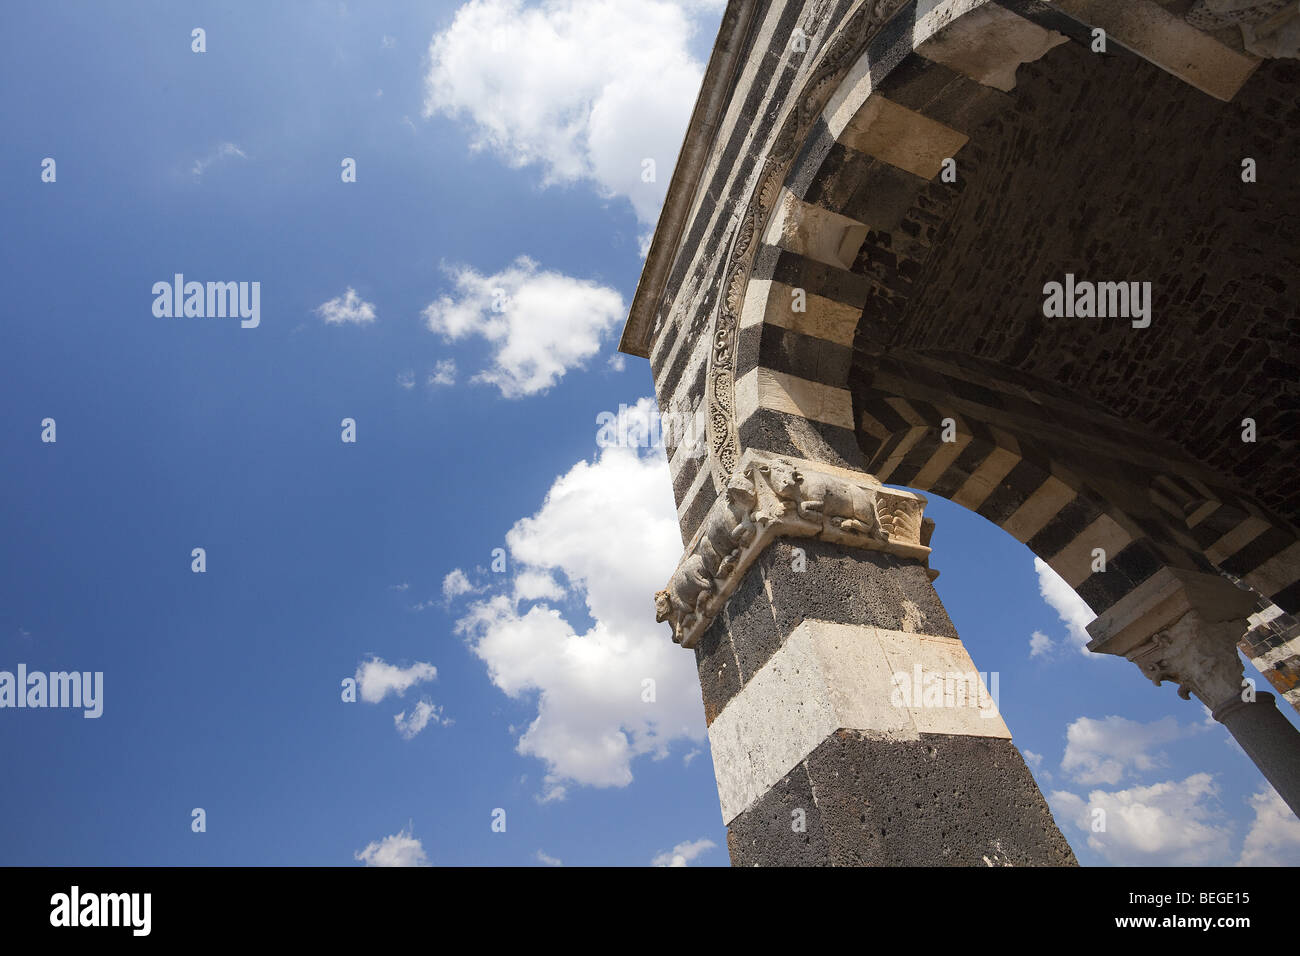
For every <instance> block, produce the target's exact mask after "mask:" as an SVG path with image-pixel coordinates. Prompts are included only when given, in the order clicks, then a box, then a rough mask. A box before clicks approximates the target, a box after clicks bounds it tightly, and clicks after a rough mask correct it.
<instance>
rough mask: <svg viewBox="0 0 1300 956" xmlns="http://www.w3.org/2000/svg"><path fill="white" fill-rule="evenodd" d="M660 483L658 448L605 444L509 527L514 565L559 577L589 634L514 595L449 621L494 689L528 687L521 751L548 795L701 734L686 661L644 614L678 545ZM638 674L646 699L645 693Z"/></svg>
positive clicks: (664, 474) (618, 782)
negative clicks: (532, 710) (582, 612)
mask: <svg viewBox="0 0 1300 956" xmlns="http://www.w3.org/2000/svg"><path fill="white" fill-rule="evenodd" d="M670 488H671V484H670V482H669V478H668V466H667V463H666V462H665V461H664V459H663V456H662V453H659V452H655V453H651V454H646V455H644V456H643V455H641V454H639V453H638V452H637V451H636V450H634V449H628V448H616V447H611V448H606V449H603V450H602V451H601V452H600V454H599V456H598V457H597V458H596V459H595V461H593V462H586V461H580V462H578V463H577V464H576V465H574V466H573V467H572V468H571V469H570V470H569V471H568V472H567V473H566V474H564V475H561V476H560V477H559V478H557V479H556V480H555V482H554V483H553V484H552V486H551V489H550V491H549V492H548V493H547V496H546V500H545V502H544V503H543V505H542V507H541V509H540V510H539V511H538V512H537V513H536V514H534V515H533V516H531V517H527V518H523V519H521V520H519V521H518V522H516V524H515V526H514V527H513V528H512V529H511V530H510V532H509V533H508V534H507V535H506V544H507V546H508V548H509V550H510V552H511V555H512V557H513V562H512V565H511V566H512V567H515V568H518V569H519V572H517V573H522V574H528V573H536V572H541V573H547V574H562V575H563V576H564V579H565V580H566V581H567V582H568V586H569V588H570V589H571V591H572V593H573V594H574V595H575V596H580V597H581V598H582V599H583V600H584V601H585V603H586V608H587V613H588V614H589V615H590V618H591V622H592V623H591V625H590V627H587V628H585V631H579V630H578V629H577V628H575V626H574V625H573V624H572V623H570V621H569V620H567V619H566V618H565V616H564V615H563V614H562V613H561V612H560V611H559V610H557V609H555V608H553V607H550V606H549V605H548V604H546V603H545V602H542V603H537V604H534V605H532V606H531V607H529V608H528V609H527V610H526V611H525V610H522V609H521V608H520V605H519V602H518V600H516V598H515V597H514V596H513V594H497V595H495V596H493V597H491V598H487V599H484V600H481V601H478V602H475V603H474V604H472V605H471V606H470V609H469V611H468V612H467V613H466V615H465V616H464V617H463V618H462V619H461V620H460V621H459V622H458V623H457V630H458V631H459V632H460V633H463V634H465V635H467V636H468V638H469V641H470V646H471V648H472V650H473V651H474V653H475V654H477V655H478V656H479V657H480V658H481V659H482V660H483V661H484V663H485V664H486V665H487V668H488V673H489V676H490V677H491V679H492V681H493V683H495V684H496V686H497V687H498V688H499V689H500V690H501V691H503V692H504V693H506V694H507V695H509V696H511V697H514V698H519V699H530V698H532V697H533V695H536V698H535V699H536V701H537V716H536V718H535V719H534V720H533V721H532V723H531V724H530V726H529V727H528V729H527V731H526V732H525V733H524V734H523V736H522V737H520V739H519V742H518V751H519V752H520V753H521V754H525V755H528V756H533V757H537V758H539V759H540V760H542V761H544V762H545V764H546V768H547V773H546V777H545V781H544V793H543V798H544V799H560V798H562V797H563V796H564V793H565V791H566V788H567V787H568V786H569V785H570V784H578V785H585V786H594V787H622V786H626V785H627V784H628V783H630V782H631V781H632V761H633V760H634V759H635V758H636V757H637V756H640V755H643V754H651V755H654V756H655V757H663V756H665V755H666V754H667V753H668V751H669V748H670V746H671V744H672V743H673V741H675V740H676V739H678V738H686V739H687V740H689V741H691V742H693V743H700V742H702V741H703V739H704V721H703V713H702V709H701V707H700V703H699V688H698V678H697V676H696V669H695V660H694V657H693V656H692V655H691V654H690V653H689V652H685V651H683V650H682V649H681V648H680V647H678V646H677V645H675V644H673V642H672V640H671V639H670V637H669V634H668V631H667V628H666V627H664V626H663V625H661V624H656V623H655V620H654V618H655V614H654V599H653V595H654V592H655V591H656V590H658V589H659V588H661V587H663V586H664V583H665V582H666V581H667V580H668V578H669V576H670V575H671V573H672V570H673V568H674V567H675V565H676V562H677V558H678V557H679V556H680V554H681V536H680V534H679V532H678V528H677V518H676V509H675V508H674V506H673V500H672V495H671V491H670ZM631 542H635V546H634V547H630V546H629V544H630V543H631ZM646 678H652V679H653V680H654V681H655V684H656V701H655V702H654V703H646V702H644V701H643V700H642V699H641V693H642V683H641V682H642V681H643V680H644V679H646Z"/></svg>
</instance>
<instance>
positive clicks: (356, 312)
mask: <svg viewBox="0 0 1300 956" xmlns="http://www.w3.org/2000/svg"><path fill="white" fill-rule="evenodd" d="M719 12H720V4H718V3H713V2H709V0H697V2H669V0H618V2H608V0H555V2H551V3H547V4H528V5H522V4H518V3H512V2H508V0H476V2H473V3H469V4H460V3H455V2H449V3H422V4H415V3H367V4H364V5H361V4H340V3H337V2H331V3H319V4H308V3H299V4H292V5H290V4H273V5H241V6H240V7H238V8H237V12H235V11H232V10H231V9H230V8H229V7H228V6H227V5H224V4H189V5H186V6H185V7H184V8H181V7H179V6H178V5H175V4H164V3H130V4H118V5H113V7H112V8H111V9H110V8H98V7H92V6H88V5H85V4H73V3H68V2H54V3H48V4H41V5H24V6H16V7H15V6H11V7H7V8H6V9H5V10H4V12H3V13H2V14H0V18H3V29H0V45H2V46H3V53H4V56H3V57H2V58H0V75H3V78H4V89H5V90H6V95H5V96H4V98H3V104H4V114H5V115H4V121H5V127H6V131H7V135H6V137H5V139H4V142H3V144H0V173H2V174H3V178H4V182H5V183H6V184H7V185H6V188H5V190H4V196H3V208H4V220H5V224H6V227H7V228H6V235H7V237H8V242H7V243H6V250H5V252H6V254H5V257H4V265H3V267H2V268H3V272H4V279H5V285H6V288H7V289H8V290H10V292H9V297H8V300H7V302H8V304H7V306H6V309H5V315H4V320H3V322H2V323H0V407H3V409H4V411H5V414H4V416H3V418H2V419H0V441H2V442H3V445H2V447H3V448H4V453H5V465H6V467H4V468H3V469H0V483H2V489H3V501H4V507H3V509H0V548H2V549H3V552H2V554H3V564H4V569H5V573H4V575H3V577H2V579H0V580H2V581H3V583H2V584H0V669H4V670H11V671H12V670H14V669H15V668H16V666H17V665H18V664H19V663H23V664H25V665H26V666H27V668H28V669H29V670H42V671H56V670H78V671H92V672H93V671H102V672H103V674H104V702H103V715H102V716H101V717H99V718H98V719H84V718H83V717H82V716H81V713H80V711H74V710H54V709H45V710H28V709H24V710H14V709H5V710H2V711H0V761H3V765H4V766H5V768H6V770H7V771H8V776H7V780H8V783H7V785H6V786H5V787H3V788H0V864H85V865H118V864H127V865H130V864H178V865H191V864H195V865H202V864H222V865H225V864H308V865H362V864H363V863H365V864H376V865H378V864H411V863H423V862H428V863H433V864H437V865H443V864H448V865H455V864H507V865H548V864H552V865H553V864H554V863H556V862H562V863H563V864H565V865H582V864H600V865H646V864H651V863H656V862H657V863H660V864H665V863H676V864H679V865H682V864H689V865H726V863H727V854H726V833H725V829H724V827H723V826H722V822H721V819H720V814H719V809H718V802H717V796H716V791H715V788H714V783H713V776H712V766H711V763H710V758H709V754H708V744H707V739H706V737H705V735H704V721H703V709H702V706H701V704H700V700H699V689H698V686H697V685H696V683H695V676H694V659H693V656H692V655H691V654H690V653H689V652H687V651H684V650H681V649H680V648H677V647H675V646H674V645H673V644H672V643H671V641H670V639H669V636H668V630H667V626H666V625H656V624H655V623H654V622H653V613H652V608H653V602H652V595H653V592H654V590H655V589H656V588H657V587H660V586H662V583H663V582H664V581H665V580H666V578H667V575H668V572H669V571H670V570H671V568H672V566H673V564H674V563H675V560H676V557H677V556H678V554H679V553H680V539H679V538H677V533H676V530H675V525H674V517H673V508H672V501H671V493H670V487H669V483H668V479H667V466H666V464H665V463H664V461H663V458H662V454H661V453H660V452H659V451H658V450H657V449H654V448H645V449H638V448H627V447H619V448H602V447H598V446H597V442H596V432H597V417H598V416H599V415H600V414H601V413H602V412H615V413H616V412H617V411H618V410H619V408H620V406H621V405H627V406H636V405H637V403H638V401H640V400H643V399H645V398H646V397H647V396H650V395H651V394H652V391H653V387H652V382H651V377H650V372H649V367H648V364H647V363H646V362H644V361H642V360H639V359H634V358H626V359H624V358H623V357H621V356H618V354H617V352H616V343H617V338H618V333H619V331H620V330H621V327H622V321H623V319H624V318H625V317H626V309H627V304H628V303H629V302H630V299H631V295H632V293H633V291H634V289H635V286H636V282H637V279H638V276H639V274H640V267H641V262H642V255H643V249H644V243H645V240H646V237H647V236H648V234H649V233H650V231H651V230H652V229H653V226H654V221H655V217H656V212H657V208H658V203H659V202H660V201H661V199H662V194H663V189H664V187H665V184H666V183H667V181H668V178H669V177H670V175H671V172H672V165H673V162H674V160H675V156H676V151H677V147H678V145H679V143H680V139H681V134H682V131H683V129H684V127H685V122H686V119H687V117H688V115H689V111H690V108H691V105H692V103H693V99H694V95H695V91H696V89H697V87H698V83H699V79H700V76H701V75H702V71H703V63H704V61H705V60H706V58H707V55H708V51H709V49H710V48H711V43H712V37H713V33H714V31H715V30H716V25H717V20H718V16H719ZM195 27H201V28H203V29H204V30H205V31H206V36H205V40H206V51H205V52H203V53H197V52H194V51H193V50H192V49H191V46H192V37H191V31H192V30H193V29H194V28H195ZM557 130H561V131H562V132H561V133H557V132H556V131H557ZM46 157H50V158H53V159H54V160H55V163H56V166H55V169H56V179H55V181H54V182H52V183H51V182H42V181H41V164H42V160H43V159H45V158H46ZM345 158H352V159H354V160H355V161H356V171H357V175H356V182H351V183H344V182H342V180H341V164H342V162H343V160H344V159H345ZM646 159H651V160H654V164H655V170H656V176H655V178H654V181H653V182H650V183H646V182H644V181H643V172H644V170H645V168H646V167H645V165H644V160H646ZM176 273H182V274H184V275H185V276H186V278H187V279H189V280H197V281H201V282H206V281H247V282H252V281H257V282H259V283H260V290H261V300H260V324H259V325H258V326H257V327H256V328H241V326H240V323H239V321H238V320H237V319H230V318H211V319H209V318H161V317H157V316H155V315H154V313H153V299H154V297H153V295H152V293H151V288H152V286H153V284H154V283H155V282H158V281H170V280H171V279H172V277H173V275H174V274H176ZM645 407H646V406H645V405H644V404H643V405H642V406H641V408H642V410H643V412H644V409H645ZM46 418H52V419H54V420H55V422H56V428H57V441H56V442H54V443H46V442H42V441H41V422H42V420H43V419H46ZM345 418H351V419H353V420H355V422H356V437H357V440H356V441H355V442H354V443H345V442H343V441H342V440H341V437H340V436H341V432H342V427H341V422H342V420H343V419H345ZM928 513H929V514H930V515H931V516H933V517H934V518H935V519H936V521H937V522H938V530H937V532H936V535H935V539H934V545H935V549H936V553H935V558H934V562H933V563H934V566H935V567H937V568H939V569H940V570H941V571H942V576H941V577H940V579H939V580H938V582H937V585H936V586H937V588H938V590H939V593H940V596H941V597H942V598H943V600H944V602H945V604H946V605H947V607H948V610H949V612H950V614H951V616H952V617H953V619H954V621H955V622H956V625H957V627H958V630H959V632H960V633H961V634H962V637H963V639H964V640H965V642H966V644H967V647H968V649H969V650H970V653H971V655H972V657H973V658H974V660H975V661H976V663H977V665H978V666H979V667H980V668H981V670H989V671H997V672H998V673H999V686H1000V704H1001V709H1002V712H1003V715H1004V717H1005V719H1006V721H1007V723H1008V725H1009V726H1010V727H1011V729H1012V731H1013V733H1014V734H1015V737H1016V742H1017V743H1018V745H1019V746H1020V747H1021V749H1022V751H1023V752H1025V753H1026V756H1027V759H1029V760H1030V762H1031V764H1032V765H1033V767H1034V770H1035V773H1036V775H1037V776H1038V780H1039V783H1040V786H1041V787H1042V789H1043V791H1044V793H1045V794H1048V795H1049V799H1050V801H1051V802H1052V805H1053V807H1054V809H1055V810H1056V811H1057V815H1058V822H1059V823H1060V824H1061V826H1062V829H1063V831H1064V832H1065V834H1066V836H1067V838H1068V839H1069V840H1070V842H1071V844H1072V845H1073V846H1074V848H1075V851H1076V853H1078V855H1079V857H1080V860H1081V861H1082V862H1085V863H1090V864H1106V863H1117V864H1132V863H1144V862H1149V863H1186V864H1198V863H1200V864H1203V863H1219V864H1230V863H1235V862H1238V861H1239V860H1240V861H1243V862H1247V863H1260V862H1273V863H1280V862H1289V863H1296V862H1300V833H1298V832H1297V829H1298V828H1300V825H1298V824H1297V821H1296V820H1295V819H1294V818H1293V817H1291V816H1290V815H1289V814H1287V813H1286V812H1285V811H1283V812H1281V813H1279V812H1278V811H1277V802H1276V801H1275V800H1274V799H1273V798H1272V797H1271V796H1270V794H1271V791H1268V790H1267V785H1266V784H1264V782H1263V780H1262V778H1260V777H1259V775H1258V773H1257V772H1256V771H1255V769H1254V767H1253V766H1252V765H1251V764H1250V762H1249V761H1248V760H1247V759H1246V757H1245V756H1244V754H1242V753H1241V752H1240V750H1239V749H1238V748H1236V746H1235V745H1234V744H1233V743H1232V742H1231V741H1230V740H1229V739H1228V737H1227V734H1226V732H1224V731H1223V729H1222V728H1221V727H1219V726H1218V725H1214V724H1207V723H1206V717H1205V713H1204V710H1203V708H1202V707H1200V705H1198V704H1194V703H1186V702H1183V701H1181V700H1179V699H1178V698H1177V696H1176V695H1175V693H1174V690H1173V689H1172V688H1171V687H1169V686H1166V687H1163V688H1159V689H1157V688H1154V687H1152V686H1151V685H1150V684H1149V682H1147V681H1146V680H1145V679H1144V678H1143V677H1142V676H1141V675H1140V674H1139V673H1138V671H1137V669H1136V668H1134V667H1133V666H1132V665H1130V664H1127V663H1126V662H1123V661H1118V660H1107V659H1090V658H1089V657H1088V656H1087V655H1085V654H1083V653H1081V652H1080V651H1079V650H1078V646H1077V643H1078V642H1077V638H1078V635H1079V634H1080V633H1081V627H1082V624H1083V623H1086V620H1087V616H1086V614H1081V613H1080V611H1079V608H1078V606H1077V604H1072V603H1071V602H1070V601H1069V598H1070V595H1068V594H1066V595H1062V594H1061V593H1060V587H1059V584H1058V583H1057V582H1055V581H1054V580H1053V578H1052V576H1051V575H1050V574H1048V575H1047V576H1046V577H1045V578H1044V579H1042V580H1044V581H1045V582H1046V583H1045V584H1042V585H1041V588H1042V589H1043V590H1045V591H1046V593H1047V594H1048V595H1049V596H1050V597H1051V601H1052V602H1054V603H1049V601H1048V600H1046V599H1045V598H1044V594H1043V590H1040V575H1039V573H1038V572H1037V571H1036V570H1035V565H1034V560H1033V556H1032V555H1031V554H1030V553H1029V552H1028V551H1027V550H1026V549H1025V548H1024V547H1023V546H1021V545H1020V544H1019V543H1017V542H1015V541H1014V540H1012V539H1011V538H1010V537H1008V536H1007V535H1005V534H1003V533H1002V532H1000V531H999V530H998V529H996V528H995V527H993V526H992V525H989V524H988V523H987V522H985V521H984V520H983V519H982V518H979V517H977V516H974V515H971V514H970V513H968V512H966V511H965V510H963V509H962V508H960V507H958V506H955V505H951V504H949V503H947V502H945V501H932V502H931V505H930V508H929V511H928ZM196 547H201V548H204V549H205V551H206V562H207V567H206V571H205V572H204V573H202V574H197V573H193V572H192V571H191V560H192V558H191V552H192V549H194V548H196ZM494 549H504V553H505V569H504V570H503V571H498V570H494V569H493V563H494V553H493V552H494ZM499 564H500V562H498V565H499ZM1035 632H1038V633H1040V634H1041V635H1043V637H1040V638H1039V639H1038V645H1039V647H1040V648H1045V649H1044V650H1040V652H1039V653H1037V654H1035V655H1033V656H1032V657H1031V644H1030V640H1031V635H1032V634H1034V633H1035ZM1072 634H1073V635H1074V637H1072V636H1071V635H1072ZM1253 673H1254V672H1253V671H1251V670H1248V674H1253ZM349 677H351V678H353V679H354V680H359V681H360V690H361V694H360V698H361V699H359V700H357V701H356V702H355V703H347V702H344V701H343V700H342V699H341V696H342V691H341V682H342V681H343V680H344V679H345V678H349ZM646 678H650V679H653V680H654V681H655V688H656V699H655V700H654V701H653V702H646V701H644V700H643V699H642V688H643V684H642V681H643V680H644V679H646ZM367 698H371V699H370V700H368V699H367ZM1289 716H1290V717H1291V718H1292V719H1293V720H1294V718H1295V714H1294V713H1289ZM1261 794H1262V796H1260V795H1261ZM1090 806H1104V807H1107V808H1110V809H1111V810H1113V811H1114V812H1112V813H1111V814H1110V818H1111V819H1112V820H1119V821H1120V823H1118V824H1112V826H1111V827H1110V830H1109V832H1108V833H1106V834H1101V835H1096V834H1091V833H1089V832H1087V831H1086V830H1080V829H1079V828H1078V827H1077V826H1076V825H1075V820H1077V819H1082V818H1084V817H1086V816H1087V811H1088V808H1089V807H1090ZM1140 807H1145V808H1146V809H1145V810H1144V811H1142V812H1140V813H1139V812H1138V810H1137V809H1135V808H1140ZM194 808H203V810H204V811H205V814H206V831H205V832H202V833H196V832H193V830H192V828H191V822H192V810H193V809H194ZM498 808H500V809H503V810H504V811H505V818H506V825H505V829H504V832H495V831H494V830H493V827H492V824H493V818H494V816H493V815H494V811H495V810H497V809H498ZM1139 819H1141V820H1142V821H1144V822H1142V823H1141V824H1139V823H1137V822H1131V821H1137V820H1139Z"/></svg>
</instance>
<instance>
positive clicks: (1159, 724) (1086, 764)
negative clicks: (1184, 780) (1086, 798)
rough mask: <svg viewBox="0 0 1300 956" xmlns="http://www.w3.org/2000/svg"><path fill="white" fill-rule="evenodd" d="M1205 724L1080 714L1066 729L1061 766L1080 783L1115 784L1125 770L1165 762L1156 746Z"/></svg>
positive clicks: (1139, 769) (1147, 767)
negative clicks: (1082, 715)
mask: <svg viewBox="0 0 1300 956" xmlns="http://www.w3.org/2000/svg"><path fill="white" fill-rule="evenodd" d="M1204 729H1205V728H1204V725H1199V724H1190V725H1188V726H1186V727H1183V726H1179V724H1178V721H1176V720H1174V718H1172V717H1162V718H1160V719H1159V720H1155V721H1152V722H1151V723H1149V724H1144V723H1140V722H1139V721H1136V720H1128V719H1126V718H1124V717H1116V716H1110V717H1105V718H1103V719H1102V720H1094V719H1092V718H1091V717H1080V718H1079V719H1077V720H1076V721H1074V723H1072V724H1070V726H1069V728H1068V729H1067V730H1066V732H1065V741H1066V742H1065V756H1064V757H1063V758H1062V760H1061V769H1062V770H1063V771H1065V772H1066V773H1068V774H1070V775H1071V776H1072V777H1073V778H1074V779H1075V780H1076V781H1078V782H1079V783H1083V784H1094V783H1107V784H1116V783H1119V782H1120V780H1121V779H1122V778H1123V777H1124V775H1125V774H1126V773H1137V772H1142V771H1147V770H1154V769H1156V768H1157V767H1161V766H1163V765H1164V764H1165V757H1164V754H1163V753H1161V752H1160V751H1159V750H1157V749H1156V748H1158V747H1159V746H1160V745H1161V744H1166V743H1169V742H1171V741H1174V740H1179V739H1181V738H1184V737H1188V736H1191V735H1192V734H1196V733H1200V732H1201V731H1202V730H1204Z"/></svg>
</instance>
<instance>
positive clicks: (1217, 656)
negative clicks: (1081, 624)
mask: <svg viewBox="0 0 1300 956" xmlns="http://www.w3.org/2000/svg"><path fill="white" fill-rule="evenodd" d="M1254 603H1255V597H1254V595H1253V594H1251V592H1249V591H1247V590H1245V589H1243V588H1239V587H1237V586H1235V585H1234V584H1233V583H1232V582H1231V581H1229V580H1227V579H1226V578H1224V577H1222V576H1221V575H1216V574H1205V573H1202V572H1197V571H1185V570H1182V569H1178V568H1162V569H1161V570H1160V571H1158V572H1156V573H1155V574H1153V575H1152V576H1151V577H1150V578H1148V579H1147V580H1146V581H1144V582H1143V583H1142V584H1141V585H1139V586H1138V587H1137V588H1134V589H1133V591H1131V592H1130V593H1129V594H1128V595H1126V596H1125V597H1124V598H1123V599H1122V600H1121V601H1119V602H1118V603H1117V604H1115V605H1114V606H1113V607H1111V608H1110V609H1109V610H1108V611H1107V612H1106V613H1105V614H1103V615H1100V616H1099V617H1098V618H1097V619H1096V620H1095V621H1093V622H1092V623H1091V624H1089V625H1088V633H1089V634H1091V635H1092V637H1093V639H1092V640H1091V641H1090V642H1089V643H1088V649H1089V650H1090V651H1093V652H1095V653H1100V654H1115V655H1117V656H1120V657H1125V658H1127V659H1128V660H1130V661H1132V662H1133V663H1134V664H1136V665H1137V666H1138V668H1139V669H1141V671H1142V673H1143V674H1145V675H1146V676H1147V677H1148V678H1150V679H1151V681H1152V682H1153V683H1155V684H1156V685H1157V686H1159V685H1160V684H1161V683H1162V682H1163V681H1166V680H1168V681H1173V682H1174V683H1176V684H1178V685H1179V687H1178V695H1179V696H1180V697H1182V698H1183V699H1184V700H1187V699H1189V698H1190V696H1191V695H1192V694H1195V695H1196V696H1197V698H1198V699H1199V700H1200V701H1201V702H1202V703H1204V704H1205V706H1207V707H1209V708H1210V710H1211V711H1216V710H1218V709H1219V708H1220V706H1221V705H1224V704H1227V703H1230V702H1231V700H1233V699H1236V698H1238V697H1240V695H1241V682H1242V674H1243V668H1242V664H1241V659H1240V658H1239V657H1238V655H1237V641H1239V640H1240V639H1241V636H1242V635H1243V634H1245V632H1246V629H1247V627H1248V624H1247V621H1246V618H1247V617H1248V616H1249V615H1250V613H1251V611H1252V610H1253V609H1254Z"/></svg>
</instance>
